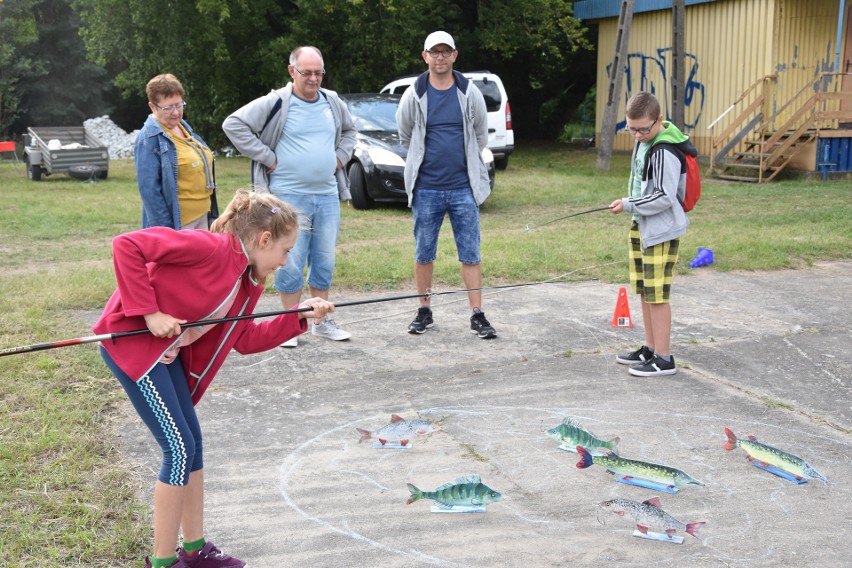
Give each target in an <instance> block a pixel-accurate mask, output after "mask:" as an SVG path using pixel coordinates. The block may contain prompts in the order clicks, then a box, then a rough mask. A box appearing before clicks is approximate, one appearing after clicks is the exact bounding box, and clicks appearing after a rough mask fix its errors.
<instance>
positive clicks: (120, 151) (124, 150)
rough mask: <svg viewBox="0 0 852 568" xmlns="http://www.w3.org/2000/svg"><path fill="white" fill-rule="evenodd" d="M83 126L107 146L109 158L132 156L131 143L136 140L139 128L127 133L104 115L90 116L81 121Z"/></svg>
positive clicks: (116, 158)
mask: <svg viewBox="0 0 852 568" xmlns="http://www.w3.org/2000/svg"><path fill="white" fill-rule="evenodd" d="M83 126H84V127H85V128H86V131H87V132H89V134H91V135H92V136H94V137H95V138H96V139H97V140H98V141H99V142H100V143H101V144H103V145H104V146H106V147H107V148H109V159H110V160H122V159H127V158H132V157H133V143H134V142H135V141H136V135H137V134H139V130H134V131H133V132H130V133H127V132H125V131H124V129H122V128H121V127H120V126H119V125H117V124H116V123H114V122H113V121H112V120H110V118H109V116H106V115H104V116H101V117H100V118H90V119H88V120H86V121H85V122H83Z"/></svg>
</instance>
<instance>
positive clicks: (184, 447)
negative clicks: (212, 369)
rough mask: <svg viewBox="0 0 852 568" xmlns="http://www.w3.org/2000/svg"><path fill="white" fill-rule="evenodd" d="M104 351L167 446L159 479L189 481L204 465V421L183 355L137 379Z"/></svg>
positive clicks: (138, 408)
mask: <svg viewBox="0 0 852 568" xmlns="http://www.w3.org/2000/svg"><path fill="white" fill-rule="evenodd" d="M100 352H101V357H103V360H104V361H105V362H106V364H107V367H109V370H110V371H112V374H113V375H115V376H116V378H117V379H118V382H120V383H121V386H122V387H123V388H124V391H125V392H126V393H127V396H128V398H130V402H131V403H132V404H133V408H135V409H136V412H137V413H138V414H139V416H140V417H141V418H142V421H143V422H145V425H146V426H148V429H149V430H150V431H151V433H152V434H153V435H154V439H156V440H157V443H158V444H160V448H161V449H162V450H163V464H162V466H161V467H160V473H159V475H158V476H157V479H159V480H160V481H162V482H163V483H166V484H168V485H187V484H188V483H189V474H190V472H193V471H197V470H199V469H202V468H203V467H204V456H203V451H202V446H201V425H200V424H199V423H198V417H197V416H196V414H195V408H194V407H193V406H192V397H191V396H190V394H189V386H188V385H187V383H186V375H185V374H184V372H183V366H182V365H181V362H180V357H178V359H176V360H175V361H174V362H173V363H172V364H170V365H165V364H163V363H157V364H156V365H154V368H153V369H151V372H150V373H148V374H147V375H145V376H144V377H142V378H141V379H139V380H138V381H136V382H134V381H132V380H131V379H130V377H128V376H127V375H126V374H125V373H124V371H122V370H121V369H119V368H118V366H117V365H116V364H115V362H114V361H113V360H112V358H111V357H110V356H109V354H108V353H107V352H106V350H105V349H104V348H103V347H101V348H100Z"/></svg>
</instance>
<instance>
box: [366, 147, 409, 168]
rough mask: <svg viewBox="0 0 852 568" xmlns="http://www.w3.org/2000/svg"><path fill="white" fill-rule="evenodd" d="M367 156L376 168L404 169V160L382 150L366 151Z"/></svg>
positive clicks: (371, 149) (372, 149) (388, 151)
mask: <svg viewBox="0 0 852 568" xmlns="http://www.w3.org/2000/svg"><path fill="white" fill-rule="evenodd" d="M367 155H368V156H370V160H371V161H372V162H373V163H374V164H376V165H377V166H399V167H400V168H404V167H405V160H403V159H402V158H401V157H400V156H398V155H396V154H394V153H393V152H391V151H390V150H385V149H384V148H370V149H368V150H367Z"/></svg>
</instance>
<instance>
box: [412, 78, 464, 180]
mask: <svg viewBox="0 0 852 568" xmlns="http://www.w3.org/2000/svg"><path fill="white" fill-rule="evenodd" d="M456 89H457V86H456V85H455V83H453V86H452V87H450V88H449V89H446V90H444V91H441V90H439V89H436V88H435V87H433V86H432V85H430V84H429V83H427V84H426V100H427V104H426V109H427V110H426V147H425V152H424V155H423V163H422V164H421V165H420V171H419V172H418V175H417V183H416V185H415V189H417V188H425V189H462V188H468V187H470V181H469V180H468V178H467V160H466V159H465V155H464V122H463V121H462V110H461V105H460V104H459V96H458V93H457V92H456Z"/></svg>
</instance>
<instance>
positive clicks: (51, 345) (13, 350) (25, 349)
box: [0, 282, 549, 357]
mask: <svg viewBox="0 0 852 568" xmlns="http://www.w3.org/2000/svg"><path fill="white" fill-rule="evenodd" d="M547 283H549V282H526V283H522V284H505V285H501V286H489V287H480V288H465V289H462V290H447V291H444V292H426V293H424V294H405V295H402V296H387V297H384V298H371V299H368V300H355V301H351V302H340V303H335V304H334V306H335V307H336V308H343V307H347V306H360V305H364V304H378V303H380V302H394V301H397V300H409V299H412V298H429V297H432V296H444V295H446V294H461V293H465V292H476V291H482V290H498V289H501V288H520V287H523V286H537V285H539V284H547ZM312 309H313V308H312V307H310V306H306V307H303V308H294V309H291V310H277V311H274V312H260V313H253V314H242V315H239V316H231V317H226V318H218V319H206V320H198V321H193V322H188V323H182V324H181V325H180V326H181V328H188V327H198V326H202V325H216V324H219V323H230V322H235V321H240V320H245V319H254V318H264V317H272V316H280V315H283V314H295V313H299V312H309V311H311V310H312ZM146 333H151V331H150V330H149V329H148V328H144V329H135V330H133V331H119V332H116V333H104V334H101V335H90V336H88V337H75V338H73V339H62V340H60V341H49V342H46V343H34V344H32V345H21V346H18V347H7V348H5V349H0V357H5V356H7V355H17V354H19V353H30V352H33V351H44V350H46V349H57V348H59V347H70V346H71V345H84V344H86V343H97V342H99V341H114V340H116V339H120V338H122V337H131V336H134V335H145V334H146Z"/></svg>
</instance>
